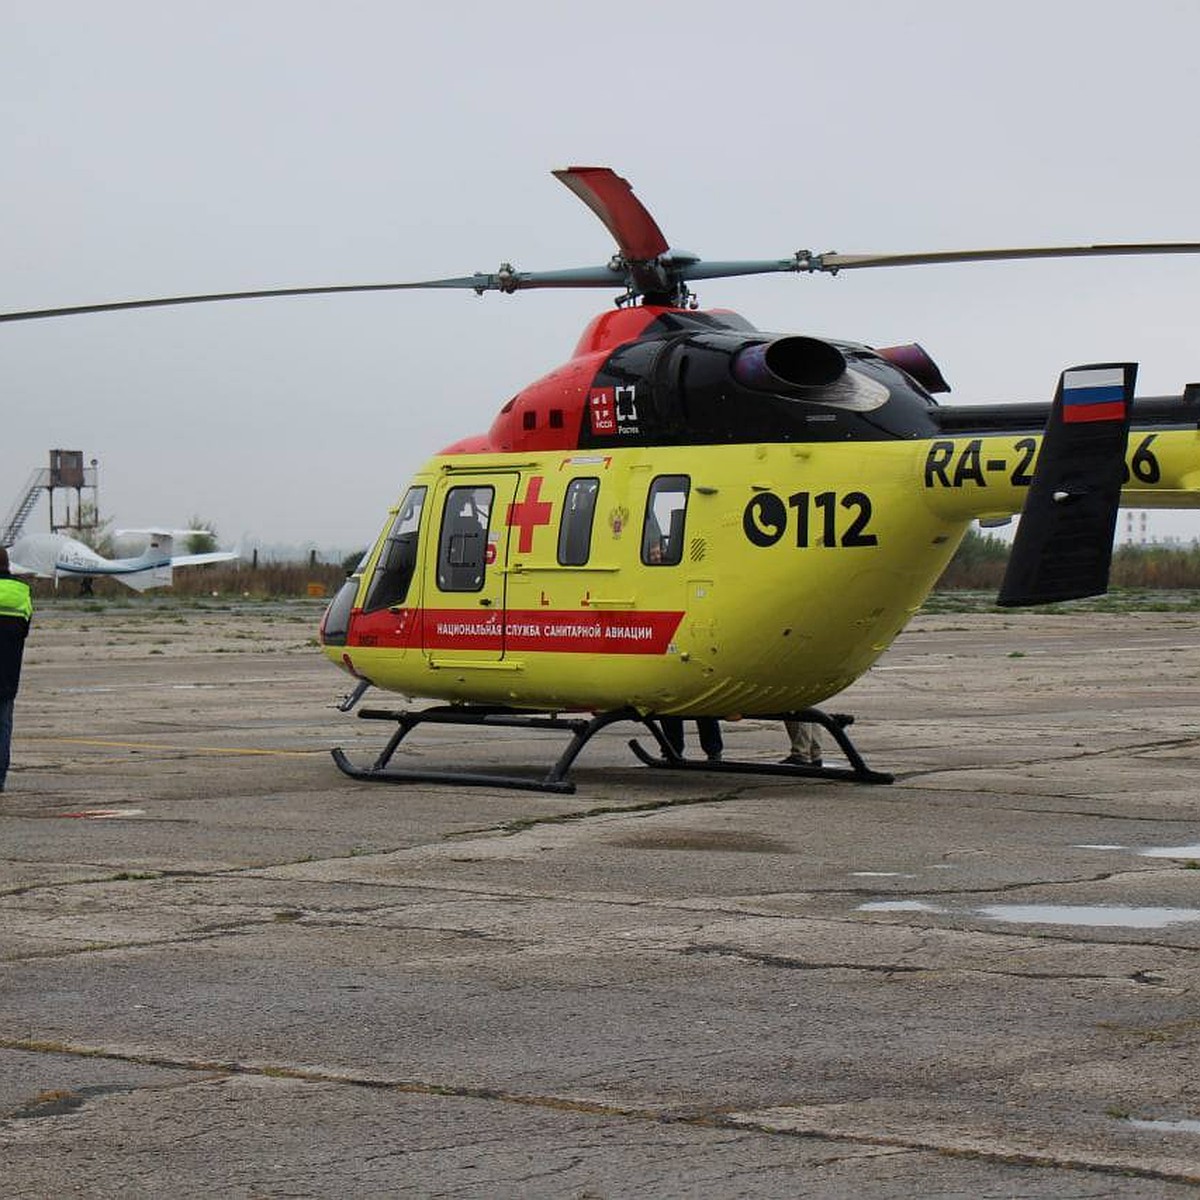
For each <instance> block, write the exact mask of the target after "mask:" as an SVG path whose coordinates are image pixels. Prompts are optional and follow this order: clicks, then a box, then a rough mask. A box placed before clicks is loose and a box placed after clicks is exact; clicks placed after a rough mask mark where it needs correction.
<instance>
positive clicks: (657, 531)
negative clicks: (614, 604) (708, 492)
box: [642, 475, 691, 567]
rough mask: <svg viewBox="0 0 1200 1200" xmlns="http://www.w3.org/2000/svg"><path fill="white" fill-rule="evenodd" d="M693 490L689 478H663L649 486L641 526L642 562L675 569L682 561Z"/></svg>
mask: <svg viewBox="0 0 1200 1200" xmlns="http://www.w3.org/2000/svg"><path fill="white" fill-rule="evenodd" d="M690 486H691V480H690V479H689V478H688V477H687V476H686V475H660V476H659V477H658V478H657V479H655V480H654V481H653V482H652V483H651V484H650V494H649V495H648V496H647V497H646V518H645V522H644V523H643V525H642V562H644V563H645V564H646V565H647V566H648V567H670V566H674V565H675V564H676V563H678V562H679V561H680V560H681V559H682V558H683V526H684V521H685V519H686V518H687V501H688V489H689V488H690Z"/></svg>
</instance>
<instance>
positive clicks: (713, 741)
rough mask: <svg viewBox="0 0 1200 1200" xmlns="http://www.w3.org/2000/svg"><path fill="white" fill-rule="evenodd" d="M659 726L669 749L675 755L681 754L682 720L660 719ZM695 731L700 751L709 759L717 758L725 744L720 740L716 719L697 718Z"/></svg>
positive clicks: (719, 725) (719, 726) (719, 730)
mask: <svg viewBox="0 0 1200 1200" xmlns="http://www.w3.org/2000/svg"><path fill="white" fill-rule="evenodd" d="M659 724H660V725H661V726H662V731H663V737H665V738H666V739H667V742H668V744H669V745H670V746H671V748H672V749H673V750H674V751H675V753H676V754H682V753H683V718H682V717H661V718H660V719H659ZM696 731H697V732H698V733H699V734H700V749H701V750H703V751H704V753H705V754H707V755H708V757H709V758H719V757H720V755H721V751H722V750H723V749H724V748H725V742H724V741H723V740H722V738H721V722H720V721H718V720H717V718H716V717H697V718H696Z"/></svg>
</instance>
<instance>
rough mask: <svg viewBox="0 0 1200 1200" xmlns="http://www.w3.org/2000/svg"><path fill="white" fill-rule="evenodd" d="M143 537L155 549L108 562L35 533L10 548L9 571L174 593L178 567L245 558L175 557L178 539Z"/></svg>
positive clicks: (70, 541) (157, 534)
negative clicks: (170, 589) (108, 578)
mask: <svg viewBox="0 0 1200 1200" xmlns="http://www.w3.org/2000/svg"><path fill="white" fill-rule="evenodd" d="M138 532H141V533H143V534H145V535H146V536H148V537H149V539H150V544H149V545H148V546H147V547H146V549H145V550H144V551H143V552H142V553H141V554H139V555H137V557H135V558H105V557H104V556H103V555H102V554H97V553H96V551H95V550H93V549H92V548H91V547H90V546H85V545H84V544H83V543H82V542H78V541H76V540H75V539H74V538H69V537H67V536H66V535H65V534H61V533H29V534H26V535H25V536H24V537H22V538H18V539H17V540H16V541H15V542H14V543H13V544H12V545H11V546H10V547H9V548H8V560H9V570H10V571H11V572H12V574H14V575H37V576H39V577H40V578H42V579H53V580H54V581H55V582H56V583H57V582H58V580H60V579H79V580H90V579H95V578H98V577H100V576H104V575H111V576H112V577H113V578H114V579H119V580H120V581H121V582H122V583H123V584H125V586H126V587H131V588H133V590H134V591H136V592H144V591H146V590H147V589H148V588H156V587H170V586H171V577H172V576H171V573H172V570H173V569H174V568H175V567H198V566H201V565H202V564H204V563H216V562H229V561H230V560H231V559H235V558H238V557H239V552H238V551H237V550H213V551H211V552H209V553H206V554H174V553H173V552H172V551H173V549H174V544H175V539H174V535H173V534H171V533H169V532H167V531H166V530H162V529H149V530H140V531H138ZM189 532H192V533H205V532H207V531H206V530H202V529H201V530H190V531H189Z"/></svg>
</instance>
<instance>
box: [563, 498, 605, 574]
mask: <svg viewBox="0 0 1200 1200" xmlns="http://www.w3.org/2000/svg"><path fill="white" fill-rule="evenodd" d="M599 495H600V480H598V479H572V480H571V482H570V483H569V484H568V485H567V494H566V497H565V499H564V500H563V511H562V523H561V524H560V525H559V528H558V562H559V565H560V566H563V567H582V566H583V565H584V564H585V563H586V562H587V560H588V559H589V558H590V557H591V554H592V524H593V522H594V520H595V517H596V499H597V497H598V496H599Z"/></svg>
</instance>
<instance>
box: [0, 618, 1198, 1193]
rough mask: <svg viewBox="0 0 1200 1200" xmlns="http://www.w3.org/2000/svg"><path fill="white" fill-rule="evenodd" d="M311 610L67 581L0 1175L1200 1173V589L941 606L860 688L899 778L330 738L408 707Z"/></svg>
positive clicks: (9, 1026)
mask: <svg viewBox="0 0 1200 1200" xmlns="http://www.w3.org/2000/svg"><path fill="white" fill-rule="evenodd" d="M319 612H320V609H319V606H317V605H315V604H313V603H309V602H297V603H293V604H279V605H270V604H253V603H250V602H247V603H245V604H242V605H219V604H218V603H217V602H215V601H214V602H213V604H212V605H211V606H209V607H197V606H195V605H191V606H186V605H185V606H180V607H176V606H175V605H174V604H172V603H170V602H162V603H158V604H151V605H145V604H141V605H136V606H132V607H118V606H114V605H112V604H111V603H110V604H103V603H97V604H93V605H84V604H81V603H78V602H77V603H74V604H62V603H60V604H58V605H55V606H48V607H47V608H46V609H45V610H44V611H42V612H41V613H39V614H38V617H37V620H36V624H35V628H34V634H33V637H32V639H31V642H30V644H29V649H28V652H27V660H26V677H25V682H24V687H23V690H22V693H21V696H20V699H19V700H18V706H17V733H16V738H15V743H14V769H13V771H12V772H11V773H10V775H9V781H8V790H7V792H5V793H4V794H3V795H2V796H0V1181H2V1182H0V1190H2V1192H3V1195H4V1196H5V1197H9V1198H18V1197H21V1198H23V1197H48V1196H56V1197H57V1196H63V1195H86V1196H89V1197H108V1196H118V1195H120V1196H134V1197H142V1196H145V1197H150V1196H160V1195H164V1194H179V1195H188V1196H233V1197H283V1196H288V1197H294V1196H335V1195H336V1196H346V1195H364V1194H376V1195H388V1196H390V1195H413V1196H453V1197H576V1198H579V1200H584V1198H589V1200H600V1198H610V1197H633V1196H637V1197H646V1196H704V1197H727V1196H729V1197H732V1196H753V1197H797V1196H820V1197H897V1198H898V1197H906V1198H907V1197H913V1196H921V1197H951V1196H963V1197H978V1196H982V1195H993V1196H1017V1195H1020V1196H1047V1197H1082V1196H1089V1197H1091V1196H1105V1197H1135V1196H1136V1197H1184V1196H1189V1197H1190V1196H1195V1195H1196V1189H1197V1185H1198V1184H1200V1087H1198V1085H1197V1067H1198V1064H1200V1045H1198V1043H1200V1008H1198V1006H1197V996H1198V989H1200V869H1198V868H1200V800H1198V791H1200V788H1198V783H1197V768H1198V767H1200V618H1197V617H1196V616H1193V615H1189V614H1184V613H1135V614H1099V613H1091V612H1076V613H1072V614H1069V615H1063V614H1055V615H1038V614H1028V613H1023V614H1012V615H1008V614H1005V615H991V614H980V615H957V614H953V615H946V616H923V617H920V618H918V619H917V620H916V621H915V622H914V623H913V625H912V626H911V627H910V628H909V630H907V631H906V632H905V633H904V634H903V635H902V637H901V638H900V640H899V641H898V642H897V644H896V646H895V647H893V649H892V650H891V651H889V653H888V654H887V655H886V656H885V657H884V659H883V660H882V661H881V662H880V663H879V664H878V665H877V667H876V668H875V669H874V670H873V671H872V672H870V673H869V675H868V676H867V677H865V678H864V679H862V680H861V681H859V682H858V683H857V684H855V685H854V687H852V688H851V689H850V690H849V691H848V692H847V693H845V694H844V695H843V696H840V697H838V698H837V699H836V701H834V702H833V703H831V704H830V705H829V707H830V708H831V709H832V710H835V711H845V712H851V713H854V714H855V715H856V717H857V723H856V725H855V726H854V730H853V732H854V734H855V738H856V741H857V743H858V745H859V747H860V749H861V750H862V751H863V753H864V755H865V756H866V757H867V760H868V762H869V763H870V764H871V765H872V766H873V767H876V768H878V769H880V770H889V771H893V772H895V773H896V775H897V781H896V782H895V783H894V784H892V785H890V786H864V785H861V784H852V783H845V782H837V781H828V780H818V781H805V780H801V781H797V780H794V779H782V778H777V777H776V778H771V777H761V778H756V777H752V776H745V775H728V774H726V775H722V774H709V773H702V772H684V773H667V772H663V771H656V770H652V769H649V768H646V767H643V766H641V765H639V764H638V763H637V762H636V760H635V759H634V758H633V756H632V754H631V753H630V751H629V749H628V747H627V744H626V743H627V739H628V738H629V737H630V736H632V735H633V734H634V733H636V730H635V729H634V728H633V727H632V726H615V727H613V728H611V729H610V730H608V731H606V732H605V733H604V734H602V735H601V736H600V737H599V738H598V739H597V740H596V742H595V743H593V744H592V746H590V747H589V748H588V749H587V750H585V751H584V753H583V755H582V757H581V758H580V759H579V761H578V763H577V767H576V770H575V772H574V774H573V778H574V781H575V782H576V784H577V786H578V790H577V792H576V793H575V794H574V795H569V796H547V795H539V794H534V793H524V792H517V791H510V790H487V789H483V790H481V789H471V788H465V787H460V786H447V785H428V784H413V785H407V786H403V787H387V786H381V785H374V784H365V783H356V782H354V781H351V780H349V779H347V778H345V777H343V776H341V775H340V774H339V773H338V772H337V771H336V770H335V768H334V766H333V764H332V762H331V760H330V757H329V749H330V747H332V746H335V745H341V746H344V747H345V748H346V749H347V751H348V752H349V753H350V754H351V756H352V757H355V758H357V759H361V760H364V761H369V760H370V759H371V758H372V757H373V756H374V753H375V752H376V751H377V749H378V747H379V746H380V745H381V743H382V741H383V739H384V737H385V736H386V732H387V730H386V729H385V728H382V727H381V726H380V724H379V723H376V722H366V721H359V720H356V719H355V718H354V717H353V716H348V715H344V714H342V713H339V712H337V711H336V710H335V709H334V707H333V704H334V703H335V702H336V701H337V700H338V699H339V698H340V696H341V695H342V694H343V693H344V692H345V691H346V690H347V689H348V685H349V682H350V681H349V679H348V677H346V676H343V675H340V674H339V673H338V672H337V671H336V670H335V669H334V668H332V667H331V666H329V664H327V663H326V662H325V661H324V659H323V658H322V657H321V656H320V655H319V653H318V652H317V650H316V649H315V645H314V643H313V635H314V627H315V622H316V620H317V618H318V616H319ZM393 699H394V698H392V699H389V700H388V701H385V703H391V702H392V700H393ZM725 733H726V746H727V752H728V753H729V754H730V755H731V756H736V757H739V758H743V757H744V758H753V759H761V760H764V761H768V762H770V761H775V760H776V759H778V758H779V757H780V756H781V755H782V754H783V753H784V752H785V751H786V744H785V739H784V735H783V731H782V729H781V728H780V727H779V726H778V725H776V724H772V723H770V722H762V721H755V720H746V721H741V722H738V723H730V724H728V725H726V727H725ZM410 741H411V746H410V743H409V742H406V743H405V744H404V748H403V749H402V751H401V754H400V755H398V760H402V761H404V762H405V763H407V764H411V765H422V764H424V765H427V766H438V765H445V764H448V763H450V764H456V765H461V766H475V767H477V768H479V769H496V768H497V767H513V768H515V767H520V766H525V767H532V768H535V769H544V768H546V767H547V766H548V764H549V763H550V762H551V761H552V760H553V758H554V757H555V756H556V755H557V753H558V752H559V750H560V749H561V743H560V741H559V740H558V739H555V738H553V737H551V736H549V735H546V734H542V733H526V732H514V731H507V732H504V731H500V732H492V733H489V734H487V735H477V734H475V733H469V734H467V735H465V736H464V733H463V731H462V730H457V729H452V728H440V729H433V730H430V731H429V732H425V731H418V733H417V734H414V735H413V737H412V738H411V739H410ZM689 746H690V747H691V748H693V749H694V750H695V749H698V748H696V747H695V745H694V736H689ZM833 759H834V756H833V754H832V753H830V754H829V755H828V756H827V761H833Z"/></svg>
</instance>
